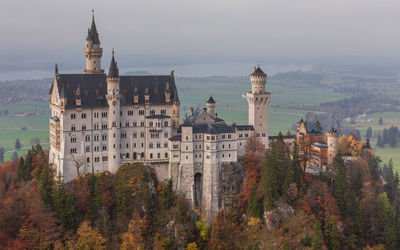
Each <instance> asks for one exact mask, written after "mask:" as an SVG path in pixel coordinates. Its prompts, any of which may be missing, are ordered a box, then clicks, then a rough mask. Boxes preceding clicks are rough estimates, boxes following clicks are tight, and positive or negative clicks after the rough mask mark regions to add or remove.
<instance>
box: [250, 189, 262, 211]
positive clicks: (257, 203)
mask: <svg viewBox="0 0 400 250" xmlns="http://www.w3.org/2000/svg"><path fill="white" fill-rule="evenodd" d="M263 212H264V208H263V202H262V199H261V198H259V197H257V194H256V192H255V191H253V192H251V193H250V197H249V214H250V217H254V218H261V217H262V215H263Z"/></svg>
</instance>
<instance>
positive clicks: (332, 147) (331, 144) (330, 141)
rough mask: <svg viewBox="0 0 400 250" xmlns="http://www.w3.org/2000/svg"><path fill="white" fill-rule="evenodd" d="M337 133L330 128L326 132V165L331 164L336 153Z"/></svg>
mask: <svg viewBox="0 0 400 250" xmlns="http://www.w3.org/2000/svg"><path fill="white" fill-rule="evenodd" d="M338 138H339V133H338V131H337V130H336V129H334V128H332V129H331V130H330V131H328V132H327V133H326V144H327V145H328V165H332V164H333V159H334V158H335V156H336V153H337V147H338Z"/></svg>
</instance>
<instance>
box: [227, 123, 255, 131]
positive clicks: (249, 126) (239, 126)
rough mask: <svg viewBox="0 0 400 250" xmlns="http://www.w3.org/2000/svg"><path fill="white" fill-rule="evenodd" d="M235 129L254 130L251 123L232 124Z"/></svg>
mask: <svg viewBox="0 0 400 250" xmlns="http://www.w3.org/2000/svg"><path fill="white" fill-rule="evenodd" d="M232 126H233V127H234V128H235V129H237V130H254V127H253V125H236V124H234V125H232Z"/></svg>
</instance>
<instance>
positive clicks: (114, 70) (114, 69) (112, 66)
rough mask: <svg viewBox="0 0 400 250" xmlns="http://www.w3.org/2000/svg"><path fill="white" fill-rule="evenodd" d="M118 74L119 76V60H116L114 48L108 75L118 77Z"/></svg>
mask: <svg viewBox="0 0 400 250" xmlns="http://www.w3.org/2000/svg"><path fill="white" fill-rule="evenodd" d="M118 76H119V69H118V65H117V62H116V61H115V58H114V49H113V50H112V58H111V64H110V70H109V71H108V77H112V78H114V77H115V78H116V77H118Z"/></svg>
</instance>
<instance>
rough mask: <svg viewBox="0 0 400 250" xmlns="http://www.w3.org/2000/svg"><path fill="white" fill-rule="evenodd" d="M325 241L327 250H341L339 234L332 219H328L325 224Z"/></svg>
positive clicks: (335, 221) (335, 222) (334, 220)
mask: <svg viewBox="0 0 400 250" xmlns="http://www.w3.org/2000/svg"><path fill="white" fill-rule="evenodd" d="M325 239H326V241H327V246H328V248H329V249H332V250H339V249H341V248H340V239H339V232H338V229H337V220H336V219H335V218H333V219H332V218H329V217H328V220H327V221H326V222H325Z"/></svg>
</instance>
